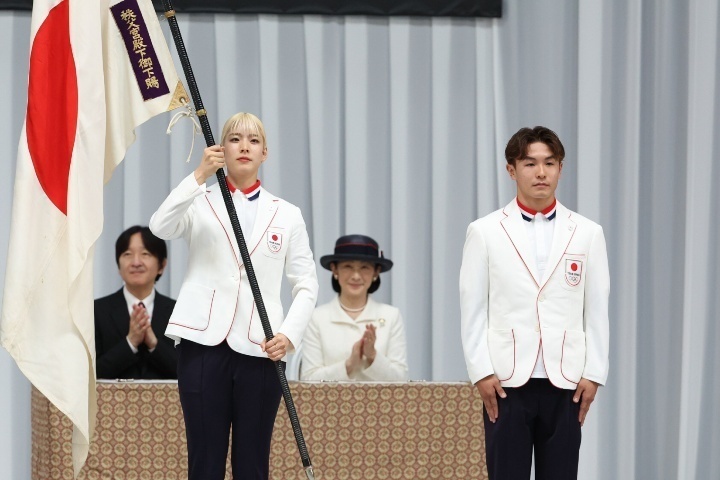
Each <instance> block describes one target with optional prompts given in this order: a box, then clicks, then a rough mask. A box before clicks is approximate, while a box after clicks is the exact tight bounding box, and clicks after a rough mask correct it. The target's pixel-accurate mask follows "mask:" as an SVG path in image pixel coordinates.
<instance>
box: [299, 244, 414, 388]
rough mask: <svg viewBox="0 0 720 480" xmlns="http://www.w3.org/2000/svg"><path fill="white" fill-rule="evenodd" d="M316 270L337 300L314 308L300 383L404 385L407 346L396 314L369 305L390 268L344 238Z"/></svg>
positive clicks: (372, 248) (374, 249) (372, 251)
mask: <svg viewBox="0 0 720 480" xmlns="http://www.w3.org/2000/svg"><path fill="white" fill-rule="evenodd" d="M320 264H321V265H322V266H323V267H324V268H326V269H327V270H331V271H332V273H333V275H332V287H333V290H335V291H336V292H337V293H338V295H337V297H335V298H333V299H332V300H331V301H330V302H328V303H326V304H324V305H321V306H320V307H317V308H316V309H315V311H314V312H313V316H312V319H311V320H310V324H309V325H308V328H307V330H306V331H305V337H304V338H303V348H302V355H303V360H302V370H301V372H300V379H301V380H345V381H386V382H399V381H405V380H407V372H408V368H407V344H406V342H405V327H404V326H403V320H402V316H401V315H400V310H398V309H397V308H395V307H393V306H392V305H387V304H384V303H379V302H376V301H374V300H373V299H372V297H371V295H370V294H371V293H373V292H375V291H376V290H377V289H378V288H379V287H380V273H381V272H387V271H388V270H390V269H391V268H392V265H393V263H392V261H390V260H389V259H387V258H385V257H384V256H383V254H382V252H380V250H379V249H378V244H377V242H376V241H375V240H373V239H372V238H370V237H368V236H365V235H346V236H343V237H340V238H339V239H338V240H337V242H335V253H334V254H333V255H325V256H324V257H322V258H321V259H320Z"/></svg>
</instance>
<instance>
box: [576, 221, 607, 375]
mask: <svg viewBox="0 0 720 480" xmlns="http://www.w3.org/2000/svg"><path fill="white" fill-rule="evenodd" d="M586 272H587V273H586V274H585V275H586V277H585V305H584V307H583V321H584V323H585V346H586V353H585V369H584V371H583V375H582V376H583V378H587V379H588V380H592V381H593V382H596V383H599V384H601V385H604V384H605V382H606V381H607V376H608V369H609V355H610V353H609V352H610V346H609V343H610V342H609V339H610V326H609V324H610V322H609V318H608V301H609V296H610V270H609V267H608V258H607V248H606V246H605V235H603V230H602V227H599V228H598V231H597V233H596V234H595V235H594V237H593V239H592V243H591V244H590V251H589V253H588V258H587V270H586Z"/></svg>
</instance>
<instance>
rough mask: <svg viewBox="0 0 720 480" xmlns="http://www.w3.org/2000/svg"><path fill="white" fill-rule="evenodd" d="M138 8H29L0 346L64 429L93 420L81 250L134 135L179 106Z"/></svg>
mask: <svg viewBox="0 0 720 480" xmlns="http://www.w3.org/2000/svg"><path fill="white" fill-rule="evenodd" d="M186 98H187V95H186V94H185V90H184V89H183V87H182V84H181V83H180V82H179V79H178V75H177V72H176V71H175V68H174V66H173V62H172V58H171V56H170V53H169V51H168V47H167V43H166V42H165V39H164V37H163V33H162V31H161V29H160V25H159V23H158V18H157V15H156V13H155V11H154V10H153V7H152V3H151V1H150V0H122V1H119V0H35V1H34V3H33V13H32V24H31V39H30V72H29V81H28V107H27V112H26V118H25V124H24V126H23V129H22V134H21V136H20V144H19V147H18V157H17V168H16V172H17V173H16V178H15V191H14V197H13V213H12V222H11V231H10V246H9V250H8V260H7V270H6V272H5V291H4V294H3V309H2V317H1V318H0V341H1V342H2V346H3V347H4V348H5V349H7V350H8V352H9V353H10V355H12V357H13V358H14V360H15V361H16V362H17V365H18V367H19V368H20V370H21V371H22V372H23V374H24V375H25V376H27V378H28V379H29V380H30V382H32V384H33V385H34V386H35V387H36V388H37V389H38V390H40V392H42V393H43V394H44V395H45V396H46V397H47V398H48V399H49V400H50V401H51V402H52V403H53V404H55V406H57V408H58V409H59V410H60V411H62V412H63V413H64V414H65V415H67V416H68V417H69V418H70V420H72V422H73V424H74V432H73V466H74V470H75V476H76V477H77V475H78V473H79V471H80V469H81V468H82V466H83V465H84V463H85V460H86V458H87V454H88V448H89V443H90V439H91V438H92V433H93V430H94V424H95V414H96V399H95V342H94V323H93V277H92V272H93V248H94V245H95V242H96V240H97V239H98V237H99V236H100V232H101V231H102V226H103V185H104V183H105V182H107V181H108V180H109V179H110V176H111V175H112V172H113V170H114V169H115V167H116V166H117V165H118V164H119V163H120V162H121V161H122V159H123V157H124V155H125V152H126V150H127V148H128V147H129V146H130V144H131V143H132V142H133V141H134V139H135V135H134V132H133V131H134V129H135V127H136V126H138V125H140V124H141V123H143V122H144V121H145V120H147V119H149V118H150V117H152V116H153V115H156V114H159V113H161V112H165V111H167V110H170V109H172V108H175V107H177V106H180V104H181V103H180V102H182V101H185V99H186Z"/></svg>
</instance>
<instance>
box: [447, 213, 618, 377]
mask: <svg viewBox="0 0 720 480" xmlns="http://www.w3.org/2000/svg"><path fill="white" fill-rule="evenodd" d="M556 212H557V216H556V218H555V230H554V234H553V242H552V247H551V250H550V255H549V257H548V263H547V268H546V269H545V274H544V277H543V278H539V275H538V273H537V266H536V264H535V262H534V258H535V255H534V254H533V251H532V250H531V249H534V248H535V246H534V245H531V244H530V242H529V240H528V236H527V232H526V226H525V225H524V222H525V220H523V219H522V217H521V214H520V209H519V207H518V205H517V201H516V200H513V201H512V202H510V203H509V204H508V205H507V206H506V207H504V208H502V209H500V210H497V211H495V212H493V213H491V214H490V215H488V216H486V217H483V218H481V219H479V220H476V221H474V222H473V223H471V224H470V226H469V227H468V229H467V236H466V239H465V247H464V249H463V261H462V267H461V268H460V310H461V322H462V323H461V328H462V341H463V349H464V352H465V361H466V363H467V367H468V373H469V375H470V380H471V381H472V382H473V383H476V382H477V381H478V380H481V379H482V378H485V377H486V376H488V375H491V374H495V375H497V377H498V379H499V380H500V384H501V385H502V386H503V387H518V386H521V385H523V384H525V383H526V382H527V381H528V380H529V378H530V376H531V374H532V372H533V369H534V366H535V363H536V361H537V358H538V354H539V350H540V349H541V348H542V353H543V359H544V364H545V371H546V372H547V375H548V378H549V380H550V381H551V382H552V383H553V385H555V386H556V387H559V388H565V389H575V388H576V387H577V383H578V382H579V381H580V379H581V378H583V377H584V378H587V379H589V380H592V381H594V382H597V383H600V384H604V383H605V381H606V380H607V374H608V344H609V326H608V297H609V292H610V275H609V271H608V260H607V251H606V247H605V237H604V235H603V231H602V227H601V226H600V225H598V224H596V223H595V222H592V221H591V220H589V219H587V218H585V217H583V216H581V215H579V214H577V213H575V212H572V211H570V210H568V209H567V208H565V207H564V206H562V205H561V204H560V203H559V202H558V203H557V208H556Z"/></svg>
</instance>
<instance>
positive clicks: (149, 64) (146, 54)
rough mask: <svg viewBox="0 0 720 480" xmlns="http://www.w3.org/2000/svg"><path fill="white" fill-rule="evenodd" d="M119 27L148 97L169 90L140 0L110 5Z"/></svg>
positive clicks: (142, 90)
mask: <svg viewBox="0 0 720 480" xmlns="http://www.w3.org/2000/svg"><path fill="white" fill-rule="evenodd" d="M110 10H111V11H112V14H113V18H115V23H116V24H117V27H118V30H120V34H121V35H122V37H123V40H124V41H125V48H126V49H127V52H128V58H129V59H130V64H131V65H132V67H133V71H134V72H135V79H136V80H137V83H138V87H139V88H140V92H141V93H142V96H143V99H144V100H145V101H148V100H152V99H153V98H157V97H160V96H162V95H165V94H167V93H169V92H170V89H169V88H168V86H167V83H166V82H165V76H164V75H163V72H162V68H161V67H160V62H159V61H158V58H157V54H156V53H155V48H153V44H152V39H151V38H150V33H149V32H148V29H147V25H146V24H145V19H144V18H143V16H142V12H141V11H140V7H139V6H138V3H137V0H123V1H122V2H120V3H118V4H116V5H113V6H112V7H110Z"/></svg>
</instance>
